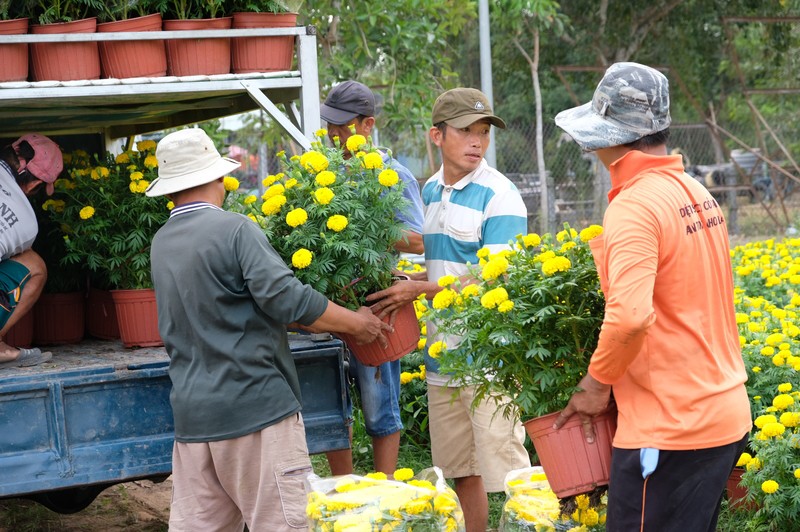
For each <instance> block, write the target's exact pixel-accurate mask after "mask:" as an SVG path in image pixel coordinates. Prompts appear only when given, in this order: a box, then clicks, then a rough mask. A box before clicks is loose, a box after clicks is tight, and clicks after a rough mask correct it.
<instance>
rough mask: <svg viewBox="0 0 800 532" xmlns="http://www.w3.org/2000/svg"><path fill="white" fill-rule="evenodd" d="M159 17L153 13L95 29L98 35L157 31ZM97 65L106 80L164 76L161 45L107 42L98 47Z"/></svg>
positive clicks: (165, 60) (164, 63) (98, 26)
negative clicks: (98, 62)
mask: <svg viewBox="0 0 800 532" xmlns="http://www.w3.org/2000/svg"><path fill="white" fill-rule="evenodd" d="M161 25H162V21H161V15H160V14H159V13H154V14H152V15H146V16H144V17H136V18H131V19H127V20H118V21H116V22H105V23H103V24H98V25H97V32H98V33H106V32H127V31H161ZM100 64H101V67H102V69H103V76H104V77H107V78H138V77H159V76H164V75H166V73H167V53H166V51H165V49H164V41H160V40H156V41H109V42H101V43H100Z"/></svg>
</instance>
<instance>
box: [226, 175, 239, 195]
mask: <svg viewBox="0 0 800 532" xmlns="http://www.w3.org/2000/svg"><path fill="white" fill-rule="evenodd" d="M222 185H223V186H224V187H225V191H226V192H233V191H234V190H238V189H239V180H238V179H236V178H235V177H232V176H229V175H226V176H225V177H223V178H222Z"/></svg>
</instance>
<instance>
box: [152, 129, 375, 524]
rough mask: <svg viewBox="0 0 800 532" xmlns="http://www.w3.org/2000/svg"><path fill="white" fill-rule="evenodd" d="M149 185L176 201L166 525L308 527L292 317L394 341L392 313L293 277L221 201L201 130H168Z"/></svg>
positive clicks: (167, 289)
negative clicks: (342, 300)
mask: <svg viewBox="0 0 800 532" xmlns="http://www.w3.org/2000/svg"><path fill="white" fill-rule="evenodd" d="M156 157H157V158H158V166H159V170H158V179H156V180H154V181H153V182H152V183H151V185H150V187H149V188H148V189H147V191H146V194H147V195H148V196H160V195H168V196H169V197H170V198H171V199H172V200H173V202H174V203H175V207H174V208H173V210H172V212H171V213H170V218H169V220H168V221H167V223H166V224H164V226H163V227H162V228H161V229H160V230H159V231H158V233H156V236H155V237H154V238H153V244H152V248H151V259H152V276H153V285H154V288H155V291H156V301H157V303H158V322H159V332H160V333H161V337H162V339H163V340H164V345H165V347H166V349H167V353H168V354H169V357H170V367H169V375H170V379H171V380H172V385H173V388H172V393H171V396H170V401H171V403H172V409H173V415H174V418H175V446H174V448H173V469H172V478H173V496H172V506H171V510H170V530H172V531H196V530H243V529H244V526H245V525H246V526H247V528H248V529H249V530H250V531H251V532H258V531H270V532H272V531H282V530H296V529H300V528H305V527H306V515H305V504H306V494H305V485H304V481H305V477H306V476H307V475H308V474H309V473H310V472H311V462H310V460H309V458H308V450H307V448H306V441H305V429H304V426H303V419H302V417H301V415H300V408H301V403H300V385H299V382H298V378H297V372H296V369H295V366H294V361H293V359H292V355H291V352H290V350H289V345H288V339H287V333H286V327H285V325H286V324H288V323H292V322H297V323H300V324H302V325H307V326H313V327H315V328H319V329H322V330H326V331H334V332H345V333H349V334H354V335H357V337H358V339H359V340H360V341H362V342H370V341H372V340H375V339H376V338H377V339H379V340H380V341H382V342H386V339H385V337H384V336H383V331H384V330H388V329H389V326H388V325H386V324H384V323H383V322H381V321H380V320H379V319H378V318H377V317H375V316H374V315H373V314H372V312H371V311H370V310H369V309H367V308H362V309H360V310H359V312H352V311H350V310H347V309H345V308H343V307H340V306H338V305H336V304H335V303H332V302H330V301H328V300H327V299H326V298H325V296H323V295H322V294H320V293H319V292H317V291H316V290H314V289H313V288H311V287H310V286H307V285H304V284H302V283H300V281H298V280H297V278H295V277H294V275H293V274H292V271H291V270H290V269H289V268H288V267H287V266H286V265H285V264H284V262H283V261H282V260H281V258H280V256H279V255H278V254H277V253H276V252H275V250H274V249H273V248H272V246H270V244H269V242H268V241H267V239H266V236H265V235H264V233H263V232H262V231H261V229H260V228H259V227H258V225H256V224H254V223H253V222H252V221H250V220H249V219H248V218H246V217H245V216H242V215H240V214H235V213H229V212H225V211H223V210H222V209H221V206H222V202H223V200H224V198H225V188H224V185H223V177H224V176H225V175H226V174H228V173H229V172H231V171H233V170H234V169H236V168H237V167H238V166H239V163H238V162H236V161H234V160H232V159H228V158H225V157H221V156H220V154H219V152H218V151H217V149H216V148H215V147H214V144H213V142H212V141H211V139H210V138H209V137H208V135H206V134H205V132H203V130H201V129H184V130H181V131H177V132H175V133H170V134H169V135H167V136H166V137H164V138H163V139H162V140H161V141H160V142H159V143H158V147H157V148H156Z"/></svg>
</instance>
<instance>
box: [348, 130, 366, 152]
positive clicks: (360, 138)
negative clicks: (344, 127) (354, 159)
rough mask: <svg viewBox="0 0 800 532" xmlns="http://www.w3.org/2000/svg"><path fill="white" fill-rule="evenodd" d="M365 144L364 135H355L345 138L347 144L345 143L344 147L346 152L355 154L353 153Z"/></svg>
mask: <svg viewBox="0 0 800 532" xmlns="http://www.w3.org/2000/svg"><path fill="white" fill-rule="evenodd" d="M366 143H367V139H366V137H364V135H357V134H356V135H350V136H349V137H348V138H347V142H346V143H345V146H346V147H347V149H348V150H350V151H353V152H355V151H358V149H359V148H360V147H361V146H363V145H364V144H366Z"/></svg>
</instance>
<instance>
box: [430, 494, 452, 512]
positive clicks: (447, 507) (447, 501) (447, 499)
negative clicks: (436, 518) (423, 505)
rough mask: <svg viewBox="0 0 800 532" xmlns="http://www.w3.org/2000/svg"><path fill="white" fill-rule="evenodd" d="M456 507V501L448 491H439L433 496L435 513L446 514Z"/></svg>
mask: <svg viewBox="0 0 800 532" xmlns="http://www.w3.org/2000/svg"><path fill="white" fill-rule="evenodd" d="M455 509H456V501H455V500H454V499H453V497H452V496H451V495H450V494H448V493H440V494H438V495H436V496H435V497H434V498H433V510H434V511H435V512H436V513H437V514H441V515H447V514H449V513H451V512H452V511H453V510H455Z"/></svg>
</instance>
